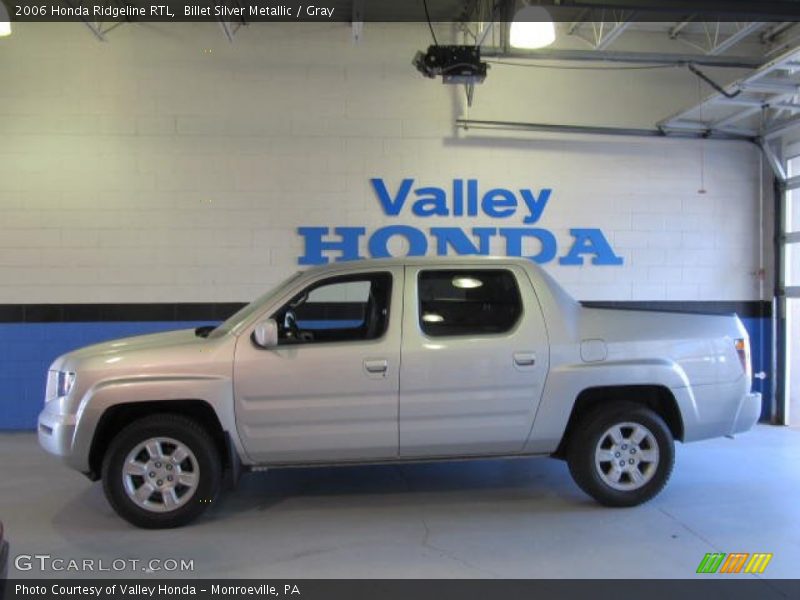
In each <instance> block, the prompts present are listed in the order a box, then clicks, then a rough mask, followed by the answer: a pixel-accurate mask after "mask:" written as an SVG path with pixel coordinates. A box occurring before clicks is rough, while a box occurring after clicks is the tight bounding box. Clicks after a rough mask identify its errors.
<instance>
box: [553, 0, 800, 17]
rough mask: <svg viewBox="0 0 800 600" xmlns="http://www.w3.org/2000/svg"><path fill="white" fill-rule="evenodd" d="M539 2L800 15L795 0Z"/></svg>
mask: <svg viewBox="0 0 800 600" xmlns="http://www.w3.org/2000/svg"><path fill="white" fill-rule="evenodd" d="M542 4H549V5H553V6H555V7H557V8H563V9H576V8H590V9H595V10H602V9H605V10H637V11H641V12H648V13H651V14H662V15H665V16H666V15H687V14H695V15H697V19H698V20H704V19H706V20H707V19H714V18H721V19H724V20H731V21H733V20H738V21H796V20H797V19H798V17H800V8H798V5H797V2H795V1H794V0H758V1H757V2H754V1H753V0H710V1H709V0H704V2H702V3H699V2H697V0H659V2H653V1H652V0H547V1H543V2H542Z"/></svg>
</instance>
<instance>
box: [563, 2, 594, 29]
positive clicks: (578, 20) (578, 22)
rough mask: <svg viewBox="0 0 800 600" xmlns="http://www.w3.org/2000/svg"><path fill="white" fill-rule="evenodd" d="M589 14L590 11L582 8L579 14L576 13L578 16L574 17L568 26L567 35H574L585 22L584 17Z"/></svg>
mask: <svg viewBox="0 0 800 600" xmlns="http://www.w3.org/2000/svg"><path fill="white" fill-rule="evenodd" d="M590 12H591V11H590V10H589V9H588V8H584V9H583V10H582V11H581V12H580V13H578V16H577V17H575V20H574V21H573V22H572V23H571V24H570V26H569V29H567V35H572V34H573V33H575V31H576V30H577V29H578V28H579V27H580V26H581V25H583V23H584V22H585V21H586V16H587V15H588V14H589V13H590Z"/></svg>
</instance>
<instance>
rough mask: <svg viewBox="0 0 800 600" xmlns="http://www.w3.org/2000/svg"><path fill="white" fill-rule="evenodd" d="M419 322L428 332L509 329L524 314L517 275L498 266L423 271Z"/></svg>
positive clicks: (497, 330) (451, 332) (478, 332)
mask: <svg viewBox="0 0 800 600" xmlns="http://www.w3.org/2000/svg"><path fill="white" fill-rule="evenodd" d="M418 289H419V325H420V328H421V329H422V331H423V332H424V333H425V334H426V335H430V336H450V335H480V334H491V333H504V332H506V331H509V330H510V329H511V328H512V327H514V325H515V324H516V323H517V321H518V320H519V317H520V315H521V314H522V301H521V299H520V294H519V288H518V287H517V281H516V279H515V277H514V275H513V274H512V273H511V272H510V271H506V270H504V269H497V270H474V271H472V270H462V269H459V270H441V271H439V270H430V271H422V272H421V273H420V274H419V280H418Z"/></svg>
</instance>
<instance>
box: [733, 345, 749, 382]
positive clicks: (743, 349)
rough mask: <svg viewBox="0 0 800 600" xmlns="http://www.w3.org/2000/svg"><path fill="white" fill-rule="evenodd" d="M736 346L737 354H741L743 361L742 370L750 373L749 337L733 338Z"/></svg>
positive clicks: (740, 359)
mask: <svg viewBox="0 0 800 600" xmlns="http://www.w3.org/2000/svg"><path fill="white" fill-rule="evenodd" d="M733 345H734V346H735V347H736V354H738V355H739V362H740V363H742V370H743V371H744V372H745V373H747V375H750V343H749V342H748V340H747V338H739V339H736V340H733Z"/></svg>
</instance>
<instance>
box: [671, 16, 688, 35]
mask: <svg viewBox="0 0 800 600" xmlns="http://www.w3.org/2000/svg"><path fill="white" fill-rule="evenodd" d="M693 20H694V15H689V16H688V17H686V18H685V19H684V20H683V21H679V22H677V23H675V25H673V26H672V27H671V28H670V30H669V39H671V40H674V39H676V38H677V37H678V36H679V35H680V33H681V31H683V30H684V29H686V26H687V25H688V24H689V23H691V22H692V21H693Z"/></svg>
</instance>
